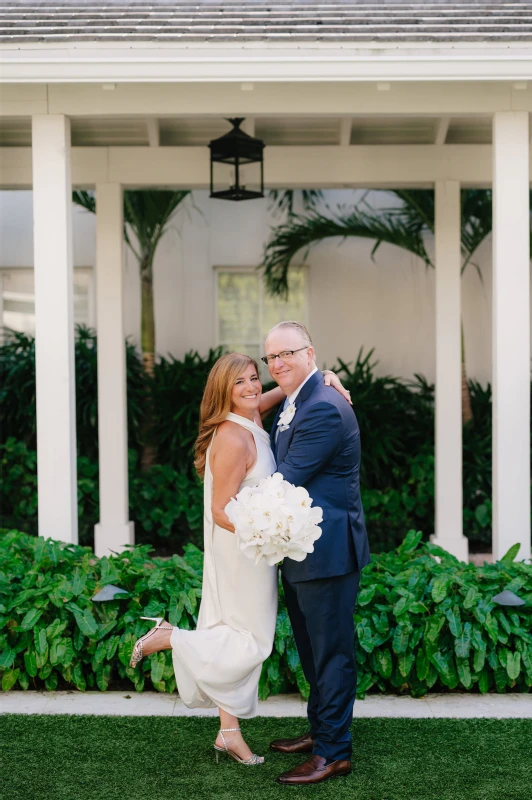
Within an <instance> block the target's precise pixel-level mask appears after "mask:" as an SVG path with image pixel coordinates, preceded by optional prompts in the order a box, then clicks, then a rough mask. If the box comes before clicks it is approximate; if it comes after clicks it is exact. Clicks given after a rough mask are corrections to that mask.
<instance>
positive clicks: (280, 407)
mask: <svg viewBox="0 0 532 800" xmlns="http://www.w3.org/2000/svg"><path fill="white" fill-rule="evenodd" d="M283 405H284V400H283V402H282V403H281V405H280V406H279V408H278V409H277V414H276V415H275V419H274V421H273V425H272V429H271V431H270V444H271V448H272V450H273V452H274V454H275V450H276V444H275V432H276V431H277V422H278V421H279V417H280V416H281V411H282V410H283Z"/></svg>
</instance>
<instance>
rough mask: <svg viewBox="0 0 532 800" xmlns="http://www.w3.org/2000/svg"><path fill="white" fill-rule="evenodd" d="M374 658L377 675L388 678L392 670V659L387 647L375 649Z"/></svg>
mask: <svg viewBox="0 0 532 800" xmlns="http://www.w3.org/2000/svg"><path fill="white" fill-rule="evenodd" d="M375 660H376V662H377V669H378V671H379V675H381V676H382V677H383V678H389V677H390V675H391V674H392V670H393V659H392V654H391V653H390V651H389V650H388V648H386V650H377V651H376V652H375Z"/></svg>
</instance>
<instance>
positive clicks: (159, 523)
mask: <svg viewBox="0 0 532 800" xmlns="http://www.w3.org/2000/svg"><path fill="white" fill-rule="evenodd" d="M0 464H1V467H2V481H1V482H0V527H4V528H8V527H9V528H15V527H19V526H22V525H23V526H24V528H25V529H26V530H27V531H28V533H31V534H34V535H36V534H37V454H36V453H35V451H34V450H30V449H29V448H28V447H27V445H26V444H24V442H18V441H16V439H8V440H7V442H5V444H2V445H0ZM77 471H78V529H79V540H80V542H81V544H88V545H92V543H93V539H94V524H95V523H96V522H97V521H98V518H99V486H98V462H97V461H93V460H91V459H89V458H86V457H85V456H78V459H77ZM129 487H130V492H129V500H130V504H129V511H130V519H131V520H133V522H134V523H135V538H136V541H137V542H140V543H142V542H151V541H152V540H155V541H157V543H158V545H159V549H160V550H161V551H164V552H168V551H170V553H172V552H175V551H180V550H182V548H183V546H184V545H185V544H186V543H187V542H194V543H196V544H198V545H201V544H203V485H202V484H201V482H200V481H199V479H198V477H197V476H196V475H192V476H190V475H187V474H184V473H182V472H178V471H177V470H175V469H173V467H171V466H169V465H168V464H166V465H164V466H160V465H155V466H153V467H152V468H151V469H150V470H149V471H148V472H142V471H140V470H138V469H137V455H136V453H135V452H134V451H133V450H130V451H129Z"/></svg>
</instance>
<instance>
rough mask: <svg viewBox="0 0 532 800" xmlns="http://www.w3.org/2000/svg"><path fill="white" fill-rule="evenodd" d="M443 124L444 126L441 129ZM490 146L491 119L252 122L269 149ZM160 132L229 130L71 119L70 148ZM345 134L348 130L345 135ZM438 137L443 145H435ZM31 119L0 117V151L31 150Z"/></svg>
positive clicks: (174, 122) (168, 135)
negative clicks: (8, 148) (286, 147)
mask: <svg viewBox="0 0 532 800" xmlns="http://www.w3.org/2000/svg"><path fill="white" fill-rule="evenodd" d="M442 120H443V124H442ZM346 121H347V122H348V125H349V126H350V133H348V136H349V144H352V145H416V144H422V145H429V144H465V145H477V144H491V117H490V116H487V115H486V116H482V115H480V116H474V117H462V116H460V117H448V118H447V117H446V118H442V117H436V116H411V115H409V116H406V115H405V116H400V115H394V116H382V115H375V116H368V115H364V116H356V117H333V116H322V115H320V116H301V117H296V116H294V117H272V116H265V117H255V118H254V122H255V135H256V136H258V137H259V138H261V139H263V140H264V142H265V143H266V145H267V146H268V145H269V146H288V147H290V146H293V147H297V146H306V145H308V146H330V145H340V144H342V143H345V141H344V140H343V139H342V132H343V130H345V123H346ZM154 124H155V126H156V128H157V129H158V130H159V136H160V146H162V147H165V146H168V147H200V146H206V145H207V144H208V143H209V141H210V140H211V139H214V138H216V137H217V136H220V135H221V134H223V133H225V132H226V131H228V130H229V125H228V123H227V122H226V121H225V119H223V118H221V117H214V116H210V117H209V116H189V117H151V116H150V117H140V116H117V117H112V116H111V117H108V116H105V117H104V116H101V117H97V116H92V117H73V118H72V120H71V125H72V145H73V146H74V147H142V146H146V147H148V146H149V145H150V130H152V131H153V128H154ZM348 130H349V129H348ZM439 134H440V136H441V140H440V141H439V140H438V135H439ZM30 146H31V118H30V117H0V147H30Z"/></svg>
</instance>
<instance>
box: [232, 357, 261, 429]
mask: <svg viewBox="0 0 532 800" xmlns="http://www.w3.org/2000/svg"><path fill="white" fill-rule="evenodd" d="M261 392H262V385H261V382H260V380H259V376H258V375H257V370H256V369H255V367H254V366H253V364H249V365H248V366H247V367H246V369H245V370H244V372H242V374H241V375H239V376H238V378H237V379H236V381H235V385H234V386H233V391H232V392H231V411H233V412H234V413H237V414H243V415H244V416H246V417H248V416H250V414H252V412H253V411H256V410H257V409H258V407H259V403H260V396H261Z"/></svg>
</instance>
